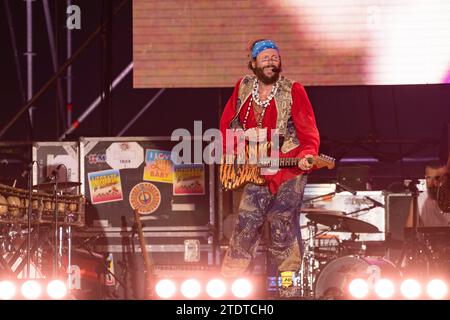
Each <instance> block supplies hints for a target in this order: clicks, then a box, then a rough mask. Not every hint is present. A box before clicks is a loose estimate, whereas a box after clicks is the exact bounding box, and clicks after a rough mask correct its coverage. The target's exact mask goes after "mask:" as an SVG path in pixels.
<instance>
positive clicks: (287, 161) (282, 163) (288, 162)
mask: <svg viewBox="0 0 450 320" xmlns="http://www.w3.org/2000/svg"><path fill="white" fill-rule="evenodd" d="M300 160H301V158H279V159H278V166H279V167H280V168H283V167H295V166H298V163H299V162H300Z"/></svg>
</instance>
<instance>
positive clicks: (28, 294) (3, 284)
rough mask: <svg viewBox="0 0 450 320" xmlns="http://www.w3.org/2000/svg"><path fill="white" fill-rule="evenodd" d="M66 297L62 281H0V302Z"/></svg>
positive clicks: (65, 287)
mask: <svg viewBox="0 0 450 320" xmlns="http://www.w3.org/2000/svg"><path fill="white" fill-rule="evenodd" d="M66 296H67V286H66V283H65V282H64V281H62V280H51V281H48V282H44V281H42V280H25V281H23V282H21V283H18V282H17V281H10V280H3V281H0V300H14V299H26V300H41V299H64V298H66Z"/></svg>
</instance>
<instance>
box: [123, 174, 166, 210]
mask: <svg viewBox="0 0 450 320" xmlns="http://www.w3.org/2000/svg"><path fill="white" fill-rule="evenodd" d="M160 204H161V193H160V192H159V190H158V188H157V187H156V186H155V185H154V184H153V183H150V182H141V183H139V184H137V185H135V186H134V187H133V189H131V191H130V205H131V208H133V210H136V209H138V212H139V213H140V214H150V213H153V212H154V211H155V210H156V209H158V208H159V205H160Z"/></svg>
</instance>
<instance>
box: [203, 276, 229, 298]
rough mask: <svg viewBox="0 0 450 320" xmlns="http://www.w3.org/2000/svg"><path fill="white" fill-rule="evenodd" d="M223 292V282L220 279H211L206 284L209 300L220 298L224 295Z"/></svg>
mask: <svg viewBox="0 0 450 320" xmlns="http://www.w3.org/2000/svg"><path fill="white" fill-rule="evenodd" d="M225 291H226V285H225V282H223V281H222V280H220V279H212V280H210V281H208V284H207V285H206V293H207V294H208V295H209V296H210V297H211V298H220V297H222V296H223V295H224V294H225Z"/></svg>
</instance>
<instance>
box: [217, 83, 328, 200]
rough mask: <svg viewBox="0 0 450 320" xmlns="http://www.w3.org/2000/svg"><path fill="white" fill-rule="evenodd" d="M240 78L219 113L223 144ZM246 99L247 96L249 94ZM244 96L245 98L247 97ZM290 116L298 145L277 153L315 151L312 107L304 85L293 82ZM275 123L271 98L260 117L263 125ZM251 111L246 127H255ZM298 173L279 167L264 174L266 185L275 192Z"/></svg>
mask: <svg viewBox="0 0 450 320" xmlns="http://www.w3.org/2000/svg"><path fill="white" fill-rule="evenodd" d="M241 80H242V79H240V80H239V81H238V83H237V84H236V86H235V87H234V91H233V94H232V95H231V97H230V99H229V100H228V102H227V104H226V106H225V109H224V111H223V113H222V118H221V120H220V131H221V132H222V137H223V143H224V145H225V143H226V140H225V137H226V129H229V127H230V122H231V120H232V119H233V118H234V117H235V115H236V102H237V98H238V92H239V85H240V83H241ZM249 99H250V98H249ZM249 99H248V100H249ZM248 100H247V101H245V102H244V104H243V107H242V108H241V111H240V113H239V119H240V122H241V123H243V121H244V118H245V114H246V112H247V109H248V104H249V101H248ZM291 113H292V120H293V122H294V126H295V129H296V133H297V137H298V139H299V141H300V146H299V147H297V148H295V149H293V150H291V151H289V152H287V153H285V154H282V153H281V152H280V157H298V158H302V157H303V156H305V155H307V154H311V155H317V154H318V150H319V144H320V137H319V131H318V130H317V126H316V120H315V117H314V111H313V109H312V106H311V103H310V101H309V99H308V95H307V94H306V91H305V88H304V87H303V86H302V85H301V84H299V83H297V82H295V83H294V85H293V86H292V108H291ZM276 123H277V109H276V106H275V99H272V101H271V102H270V105H269V106H268V107H267V110H266V112H265V115H264V119H263V121H262V127H263V128H269V129H275V128H276ZM256 126H257V124H256V120H255V115H254V114H253V108H252V109H251V110H250V114H249V116H248V119H247V129H248V128H254V127H256ZM301 173H302V170H300V168H298V167H292V168H283V169H281V170H280V171H278V172H277V173H276V174H274V175H267V176H265V178H266V180H267V182H268V185H269V189H270V191H271V192H272V193H273V194H276V193H277V191H278V188H279V186H280V185H281V184H282V183H283V182H285V181H287V180H289V179H292V178H294V177H295V176H298V175H300V174H301Z"/></svg>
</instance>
